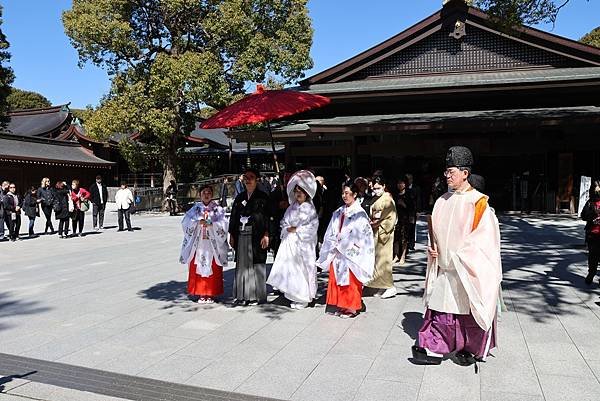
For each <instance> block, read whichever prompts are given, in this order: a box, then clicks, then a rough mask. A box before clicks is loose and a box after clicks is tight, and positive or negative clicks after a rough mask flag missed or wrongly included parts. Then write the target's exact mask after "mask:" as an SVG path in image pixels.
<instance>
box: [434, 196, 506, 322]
mask: <svg viewBox="0 0 600 401" xmlns="http://www.w3.org/2000/svg"><path fill="white" fill-rule="evenodd" d="M484 197H486V196H485V195H483V194H482V193H480V192H478V191H477V190H474V189H473V190H470V191H466V192H454V193H447V194H445V195H443V196H441V197H440V198H439V199H438V200H437V201H436V203H435V206H434V208H433V213H432V222H433V232H434V236H435V242H436V246H437V250H438V257H437V258H436V259H431V258H430V259H429V260H428V267H427V277H426V283H425V294H424V302H425V306H426V307H428V308H429V309H432V310H435V311H438V312H446V313H455V314H463V315H466V314H469V313H471V314H472V315H473V317H474V318H475V321H476V322H477V324H478V325H479V326H480V327H481V328H482V329H484V330H486V331H487V330H489V329H490V328H491V327H492V322H493V320H494V317H495V315H496V307H497V301H498V291H499V288H500V282H501V280H502V264H501V260H500V230H499V226H498V220H497V219H496V216H495V215H494V214H493V212H492V210H491V208H490V207H489V206H486V208H485V210H484V212H483V215H482V217H481V220H480V222H479V224H478V226H477V228H475V230H473V229H472V228H473V221H474V217H475V205H476V203H477V201H479V200H480V199H481V198H484Z"/></svg>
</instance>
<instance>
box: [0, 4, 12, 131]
mask: <svg viewBox="0 0 600 401" xmlns="http://www.w3.org/2000/svg"><path fill="white" fill-rule="evenodd" d="M0 25H2V6H0ZM9 46H10V44H9V43H8V40H6V35H4V33H3V32H2V30H1V29H0V125H2V126H6V123H7V122H8V112H9V107H8V102H7V97H8V95H9V94H10V85H11V84H12V83H13V81H14V80H15V75H14V74H13V70H12V69H11V68H10V67H9V66H7V65H6V64H7V63H8V62H9V61H10V53H9V52H8V47H9Z"/></svg>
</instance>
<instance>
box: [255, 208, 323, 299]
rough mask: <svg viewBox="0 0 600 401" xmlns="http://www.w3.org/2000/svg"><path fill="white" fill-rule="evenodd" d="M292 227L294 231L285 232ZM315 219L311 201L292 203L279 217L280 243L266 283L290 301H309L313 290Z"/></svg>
mask: <svg viewBox="0 0 600 401" xmlns="http://www.w3.org/2000/svg"><path fill="white" fill-rule="evenodd" d="M288 227H296V232H292V233H290V232H288V231H287V229H288ZM318 228H319V218H318V216H317V212H316V210H315V207H314V206H313V204H312V202H304V203H302V204H301V205H299V204H298V202H294V203H293V204H292V205H290V206H289V207H288V208H287V210H286V211H285V215H284V216H283V219H282V220H281V245H279V250H278V251H277V256H276V257H275V261H274V262H273V267H272V269H271V273H270V274H269V279H268V280H267V283H268V284H270V285H272V286H273V287H276V288H277V289H279V290H280V291H281V292H283V293H284V295H285V297H286V298H287V299H289V300H290V301H293V302H304V303H308V302H311V301H312V300H313V299H314V298H315V295H316V293H317V268H316V264H315V262H316V259H317V257H316V252H315V247H316V245H317V230H318Z"/></svg>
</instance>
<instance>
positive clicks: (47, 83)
mask: <svg viewBox="0 0 600 401" xmlns="http://www.w3.org/2000/svg"><path fill="white" fill-rule="evenodd" d="M441 3H442V0H371V1H365V0H310V1H309V9H310V15H311V17H312V19H313V26H314V29H315V35H314V43H313V48H312V57H313V60H314V64H315V67H314V68H313V69H312V70H311V71H308V72H307V76H309V75H312V74H314V73H316V72H319V71H322V70H324V69H326V68H328V67H331V66H333V65H335V64H337V63H339V62H341V61H343V60H345V59H347V58H349V57H352V56H353V55H355V54H357V53H359V52H361V51H363V50H365V49H367V48H369V47H371V46H373V45H375V44H377V43H379V42H381V41H383V40H385V39H387V38H389V37H390V36H393V35H395V34H396V33H398V32H400V31H402V30H404V29H406V28H408V27H409V26H411V25H412V24H414V23H416V22H418V21H420V20H421V19H423V18H425V17H427V16H429V15H430V14H432V13H434V12H435V11H436V10H437V9H439V8H440V7H441ZM0 4H2V5H3V6H4V12H3V19H4V23H3V25H2V30H3V31H4V33H5V34H6V36H7V37H8V40H9V42H10V43H11V47H10V52H11V53H12V60H11V63H10V65H11V67H12V68H13V70H14V71H15V75H16V79H15V83H14V86H16V87H18V88H21V89H27V90H33V91H36V92H40V93H42V94H43V95H44V96H46V97H47V98H48V99H50V101H51V102H52V103H53V104H61V103H68V102H71V107H78V108H82V107H85V106H86V105H88V104H91V105H96V104H97V103H98V101H99V100H100V98H101V97H102V95H103V94H105V93H106V91H107V90H108V88H109V78H108V76H107V75H106V73H105V72H104V71H103V70H101V69H99V68H97V67H95V66H92V65H88V66H85V67H84V68H83V69H80V68H79V67H78V66H77V53H76V51H75V50H74V49H73V47H72V46H71V44H70V43H69V40H68V38H67V37H66V35H65V33H64V30H63V27H62V23H61V13H62V11H63V10H65V9H68V8H70V5H71V0H3V1H0ZM599 25H600V0H589V1H588V0H571V3H570V4H569V5H568V6H567V7H566V8H565V9H563V11H562V12H561V15H560V16H559V19H558V22H557V24H556V27H555V28H554V30H553V33H555V34H558V35H561V36H566V37H568V38H572V39H579V38H580V37H581V36H582V35H584V34H585V33H587V32H589V31H590V30H592V29H593V28H595V27H597V26H599ZM541 28H542V29H545V30H550V29H551V28H552V27H541Z"/></svg>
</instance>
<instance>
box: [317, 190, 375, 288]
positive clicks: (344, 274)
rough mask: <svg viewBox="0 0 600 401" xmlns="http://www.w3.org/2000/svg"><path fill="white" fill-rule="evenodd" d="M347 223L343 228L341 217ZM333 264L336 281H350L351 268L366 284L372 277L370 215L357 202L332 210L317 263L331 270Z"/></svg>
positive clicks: (373, 248) (373, 246) (372, 245)
mask: <svg viewBox="0 0 600 401" xmlns="http://www.w3.org/2000/svg"><path fill="white" fill-rule="evenodd" d="M342 216H344V222H343V225H342V227H341V230H340V222H341V218H342ZM332 263H333V271H334V274H335V280H336V283H337V284H338V285H339V286H347V285H349V284H350V271H351V272H352V273H353V274H354V276H355V277H356V278H357V279H358V281H360V282H361V283H363V284H366V283H368V282H369V281H371V279H372V278H373V270H374V268H375V242H374V240H373V229H372V228H371V225H370V223H369V216H367V212H365V211H364V209H363V208H362V206H361V205H360V204H359V203H358V202H356V201H355V202H354V203H353V204H352V205H351V206H350V207H346V206H345V205H344V206H342V207H340V208H339V209H337V210H336V211H335V212H333V216H332V217H331V221H330V222H329V226H328V227H327V231H326V232H325V237H324V239H323V245H322V246H321V253H320V256H319V260H318V261H317V264H318V265H319V266H321V268H323V269H324V270H329V266H330V265H331V264H332Z"/></svg>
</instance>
